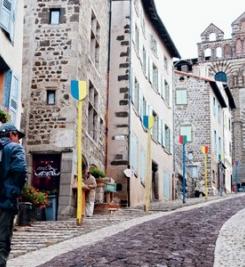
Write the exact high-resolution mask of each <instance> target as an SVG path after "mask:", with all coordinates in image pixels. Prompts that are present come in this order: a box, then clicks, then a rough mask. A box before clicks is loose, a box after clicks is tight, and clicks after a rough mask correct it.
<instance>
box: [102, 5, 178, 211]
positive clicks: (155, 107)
mask: <svg viewBox="0 0 245 267" xmlns="http://www.w3.org/2000/svg"><path fill="white" fill-rule="evenodd" d="M111 3H112V7H111V8H112V9H111V10H112V19H111V49H110V59H111V60H110V86H109V88H110V89H109V114H108V158H107V173H108V175H109V176H111V177H113V178H114V179H115V180H116V182H117V184H118V185H117V190H118V192H117V194H116V195H115V199H114V200H115V201H118V202H120V204H121V205H123V206H137V205H140V204H143V201H144V194H145V181H146V179H149V178H150V180H151V181H152V182H151V187H152V192H151V195H152V200H153V201H154V200H163V199H167V200H169V199H172V196H173V194H172V190H173V187H172V182H173V180H172V176H173V150H172V145H173V140H172V135H173V104H172V90H173V84H172V80H173V71H172V60H173V58H174V57H177V58H179V57H180V56H179V53H178V51H177V49H176V47H175V45H174V43H173V41H172V40H171V38H170V36H169V34H168V32H167V30H166V28H165V27H164V25H163V23H162V21H161V19H160V18H159V16H158V14H157V11H156V8H155V3H154V1H153V0H147V1H146V0H142V1H140V0H135V1H112V2H111ZM145 115H152V116H154V121H155V123H154V127H153V129H152V132H151V148H152V154H151V158H150V159H148V155H149V151H148V150H149V149H148V145H147V129H146V128H145V127H144V125H143V117H144V116H145ZM149 169H150V173H151V177H148V175H147V172H148V171H149Z"/></svg>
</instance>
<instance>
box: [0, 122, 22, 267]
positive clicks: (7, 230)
mask: <svg viewBox="0 0 245 267" xmlns="http://www.w3.org/2000/svg"><path fill="white" fill-rule="evenodd" d="M22 137H24V133H22V132H21V131H19V130H17V128H16V127H15V126H14V125H13V124H11V123H4V124H2V125H1V126H0V267H5V266H6V261H7V258H8V256H9V253H10V246H11V238H12V234H13V221H14V216H15V215H16V213H17V198H18V197H19V196H20V194H21V190H22V188H23V186H24V184H25V181H26V158H25V152H24V149H23V147H22V145H20V144H19V140H20V139H21V138H22Z"/></svg>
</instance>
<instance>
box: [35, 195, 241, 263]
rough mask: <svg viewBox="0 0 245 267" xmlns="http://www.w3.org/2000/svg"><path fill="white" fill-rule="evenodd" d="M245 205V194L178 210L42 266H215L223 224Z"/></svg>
mask: <svg viewBox="0 0 245 267" xmlns="http://www.w3.org/2000/svg"><path fill="white" fill-rule="evenodd" d="M244 205H245V197H244V196H242V197H239V198H234V199H229V200H225V201H222V202H219V203H213V204H210V205H208V206H204V207H201V208H198V209H191V210H188V211H182V212H176V213H174V214H171V215H168V216H164V217H160V218H158V219H155V220H152V221H149V222H145V223H143V224H140V225H137V226H135V227H132V228H130V229H129V230H126V231H124V232H122V233H119V234H116V235H114V236H112V237H109V238H107V239H105V240H103V241H101V242H98V243H96V244H94V245H92V246H85V247H82V248H79V249H76V250H74V251H72V252H69V253H66V254H63V255H61V256H59V257H56V258H54V259H53V260H52V261H50V262H47V263H46V264H43V265H40V267H51V266H52V267H60V266H63V267H68V266H70V267H71V266H73V267H84V266H95V267H104V266H115V267H120V266H144V267H147V266H149V267H150V266H155V267H160V266H161V267H164V266H169V267H178V266H185V267H194V266H196V267H199V266H202V267H209V266H210V267H211V266H213V263H214V250H215V242H216V239H217V237H218V234H219V230H220V228H221V227H222V225H223V224H224V223H225V222H226V221H227V220H228V219H229V218H230V217H231V216H232V215H234V214H235V213H236V212H237V211H239V210H241V209H243V208H244ZM240 266H243V265H240Z"/></svg>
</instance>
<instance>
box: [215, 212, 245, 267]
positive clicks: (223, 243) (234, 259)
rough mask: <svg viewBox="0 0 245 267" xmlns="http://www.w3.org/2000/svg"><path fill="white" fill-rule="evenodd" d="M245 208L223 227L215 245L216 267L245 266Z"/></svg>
mask: <svg viewBox="0 0 245 267" xmlns="http://www.w3.org/2000/svg"><path fill="white" fill-rule="evenodd" d="M244 222H245V209H243V210H241V211H240V212H238V213H237V214H235V215H234V216H233V217H231V218H230V219H229V220H228V221H227V222H226V223H225V224H224V225H223V227H222V228H221V230H220V233H219V237H218V239H217V242H216V247H215V262H214V267H220V266H222V267H232V266H236V267H245V224H244Z"/></svg>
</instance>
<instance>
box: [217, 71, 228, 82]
mask: <svg viewBox="0 0 245 267" xmlns="http://www.w3.org/2000/svg"><path fill="white" fill-rule="evenodd" d="M214 79H215V81H220V82H227V76H226V74H225V72H223V71H219V72H217V73H216V74H215V76H214Z"/></svg>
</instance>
